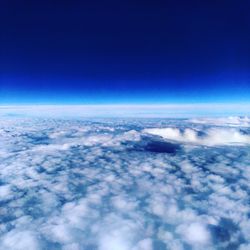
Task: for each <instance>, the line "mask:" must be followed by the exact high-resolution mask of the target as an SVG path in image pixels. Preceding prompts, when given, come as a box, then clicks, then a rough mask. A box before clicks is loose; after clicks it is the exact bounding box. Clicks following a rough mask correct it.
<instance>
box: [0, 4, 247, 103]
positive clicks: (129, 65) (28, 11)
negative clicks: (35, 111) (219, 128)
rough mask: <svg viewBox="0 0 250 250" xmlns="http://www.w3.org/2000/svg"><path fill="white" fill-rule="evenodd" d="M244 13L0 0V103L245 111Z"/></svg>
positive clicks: (237, 8) (207, 7) (236, 8)
mask: <svg viewBox="0 0 250 250" xmlns="http://www.w3.org/2000/svg"><path fill="white" fill-rule="evenodd" d="M249 8H250V2H249V1H248V0H242V1H240V2H239V1H236V0H235V1H232V0H221V1H215V0H210V1H194V0H190V1H180V0H173V1H167V0H166V1H158V0H155V1H147V0H144V1H137V0H133V1H132V0H131V1H128V0H127V1H123V0H121V1H115V0H107V1H95V0H94V1H93V0H92V1H90V0H86V1H63V0H61V1H51V0H50V1H49V0H43V1H15V0H9V1H2V2H1V8H0V19H1V20H0V21H1V22H0V23H1V24H0V25H1V29H0V34H1V37H0V104H2V105H3V104H4V105H5V104H22V105H23V104H131V103H133V104H169V103H170V104H171V103H178V104H183V103H249V102H250V15H249Z"/></svg>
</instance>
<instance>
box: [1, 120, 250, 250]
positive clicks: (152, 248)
mask: <svg viewBox="0 0 250 250" xmlns="http://www.w3.org/2000/svg"><path fill="white" fill-rule="evenodd" d="M249 134H250V133H249V128H248V127H246V126H245V124H243V126H240V124H238V126H237V127H233V128H232V127H231V126H228V125H227V124H226V123H225V124H224V125H223V126H218V125H214V124H213V125H211V123H210V122H207V123H205V122H203V123H197V122H193V121H190V120H168V119H160V120H159V119H151V120H150V119H147V120H146V119H142V120H129V119H122V120H121V119H119V120H118V119H113V120H110V119H109V120H107V119H105V120H98V121H97V120H89V121H86V120H85V121H84V120H80V119H78V120H77V119H70V120H65V119H64V120H60V119H52V118H48V119H45V118H44V119H42V118H21V117H20V118H18V117H9V118H7V117H5V118H4V119H1V121H0V137H1V143H0V158H1V161H0V169H1V172H0V173H1V179H0V249H1V250H5V249H13V250H15V249H31V250H33V249H55V250H56V249H67V250H76V249H84V250H94V249H96V250H161V249H163V250H164V249H177V250H178V249H179V250H182V249H197V250H198V249H208V250H209V249H241V250H242V249H248V248H249V246H250V222H249V221H250V220H249V214H250V206H249V198H250V150H249V149H250V148H249V144H250V139H249Z"/></svg>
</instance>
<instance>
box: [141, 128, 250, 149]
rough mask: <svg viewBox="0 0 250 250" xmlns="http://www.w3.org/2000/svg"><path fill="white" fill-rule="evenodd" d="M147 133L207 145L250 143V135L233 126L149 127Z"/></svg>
mask: <svg viewBox="0 0 250 250" xmlns="http://www.w3.org/2000/svg"><path fill="white" fill-rule="evenodd" d="M144 132H145V133H148V134H152V135H157V136H161V137H163V138H164V139H167V140H173V141H176V142H180V143H191V144H198V145H205V146H220V145H245V144H250V135H248V134H245V133H242V132H241V131H239V130H237V129H232V128H209V129H206V130H205V131H198V130H196V129H192V128H185V129H184V130H183V131H182V130H181V129H179V128H148V129H145V130H144Z"/></svg>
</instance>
